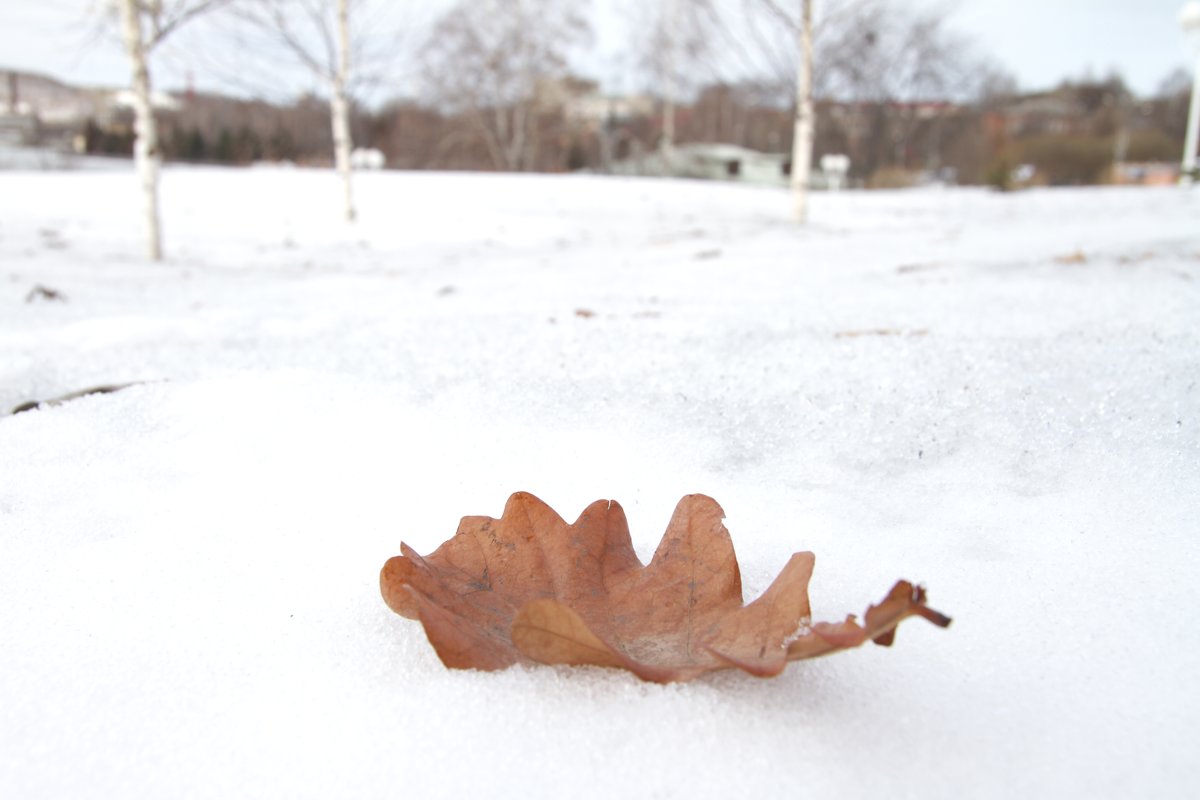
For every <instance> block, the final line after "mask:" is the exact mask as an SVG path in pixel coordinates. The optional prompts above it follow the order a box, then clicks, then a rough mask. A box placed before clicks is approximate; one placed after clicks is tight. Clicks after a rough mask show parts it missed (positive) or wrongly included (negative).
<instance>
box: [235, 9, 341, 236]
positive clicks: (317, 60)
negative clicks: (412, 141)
mask: <svg viewBox="0 0 1200 800" xmlns="http://www.w3.org/2000/svg"><path fill="white" fill-rule="evenodd" d="M362 5H363V4H362V3H361V2H360V1H359V0H242V1H241V2H240V3H238V5H237V6H236V9H235V11H236V16H237V18H238V19H240V20H241V21H242V22H243V23H246V24H248V25H249V26H250V27H251V28H253V29H254V30H256V31H257V32H258V33H259V34H261V35H262V36H265V37H266V38H267V39H268V40H269V41H270V42H272V43H274V44H275V45H277V46H278V47H281V48H282V49H283V51H284V52H285V53H286V55H287V57H288V58H289V59H290V60H291V61H292V62H294V63H297V64H299V65H300V66H302V67H303V68H304V69H306V70H307V71H308V72H309V73H310V74H311V75H312V76H313V77H315V78H316V79H317V80H319V81H320V82H321V83H323V84H324V85H325V88H326V89H327V90H328V92H329V119H330V127H331V129H332V131H333V157H334V158H333V160H334V166H335V168H336V170H337V173H338V176H339V177H340V178H341V183H342V214H343V216H344V217H345V218H346V220H347V221H351V222H353V221H354V219H355V217H356V216H357V211H356V209H355V206H354V188H353V170H352V169H351V165H350V154H351V151H352V150H353V148H354V143H353V139H352V137H351V132H350V109H351V101H350V87H351V82H352V80H353V78H354V70H355V68H356V64H355V58H354V56H355V54H356V51H357V52H361V48H356V47H355V44H356V42H355V41H354V40H353V39H352V36H351V32H352V19H353V15H354V14H355V13H357V12H358V11H359V10H360V7H361V6H362ZM248 46H250V47H253V46H254V43H250V44H249V45H248Z"/></svg>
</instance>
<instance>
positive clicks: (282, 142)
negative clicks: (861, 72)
mask: <svg viewBox="0 0 1200 800" xmlns="http://www.w3.org/2000/svg"><path fill="white" fill-rule="evenodd" d="M559 88H560V89H562V90H563V92H565V95H560V96H559V98H558V102H549V101H547V102H546V103H544V104H541V105H536V106H533V107H532V108H531V109H529V110H528V112H527V120H528V121H527V123H526V124H528V126H529V129H530V131H531V132H533V134H534V135H533V136H532V137H531V142H533V143H532V144H529V145H527V147H528V151H527V152H526V154H525V155H524V156H523V160H522V161H520V162H519V163H516V164H513V165H508V164H504V163H499V164H498V163H497V161H496V158H495V157H494V150H492V149H490V148H489V147H488V145H487V143H486V141H485V135H486V134H485V133H484V132H483V131H481V129H480V126H479V124H478V122H477V121H476V120H473V119H471V118H470V115H471V114H473V113H475V112H473V111H470V110H465V111H458V112H446V111H443V110H439V109H438V108H436V107H434V106H433V105H430V104H424V103H421V102H417V101H413V100H406V101H396V102H393V103H390V104H387V105H384V106H382V107H380V108H378V109H366V108H362V107H358V106H355V107H354V108H353V109H352V112H351V128H352V131H353V136H354V141H355V142H356V143H359V145H361V146H365V147H373V148H377V149H379V150H380V151H382V152H383V153H384V155H385V156H386V158H387V163H388V165H389V166H390V167H393V168H399V169H417V170H420V169H444V170H496V169H520V170H526V171H536V172H564V171H572V170H579V169H591V170H596V171H603V169H604V168H605V165H606V162H607V161H609V160H620V159H626V158H631V157H634V156H635V155H637V154H638V153H651V152H653V151H654V149H655V147H656V145H657V143H658V139H659V137H660V136H661V134H662V129H663V127H664V120H663V118H662V116H661V106H660V105H658V104H655V103H654V102H650V103H648V104H647V105H648V108H649V110H648V111H646V112H644V113H621V114H618V113H613V114H611V115H609V116H607V117H605V118H602V119H600V120H595V119H590V120H589V119H578V118H573V117H572V116H571V114H570V105H569V103H567V102H565V100H569V99H570V98H571V97H575V98H582V97H595V96H598V91H599V90H598V87H597V86H596V85H595V84H594V83H591V82H589V81H585V80H581V79H576V78H571V79H569V80H567V81H565V82H563V83H562V84H561V85H560V86H559ZM178 100H179V108H178V109H177V110H173V111H160V112H159V119H160V125H161V129H162V135H161V147H162V151H163V155H164V156H165V157H166V158H167V159H168V160H171V161H180V162H190V163H212V164H231V165H245V164H251V163H254V162H259V161H288V162H294V163H298V164H304V165H312V166H328V165H330V164H331V163H332V156H331V153H332V149H331V148H332V134H331V131H330V128H329V112H328V106H327V103H326V101H325V100H323V99H321V98H319V97H316V96H312V95H308V96H305V97H302V98H300V99H299V100H297V101H296V102H294V103H291V104H288V105H277V104H272V103H269V102H266V101H262V100H252V101H248V100H239V99H235V98H230V97H223V96H220V95H211V94H196V95H189V96H180V97H179V98H178ZM1187 101H1188V97H1187V86H1186V82H1184V81H1180V80H1175V81H1173V82H1172V81H1166V82H1164V86H1163V88H1162V89H1161V90H1160V92H1159V93H1158V94H1157V95H1156V96H1155V97H1151V98H1146V99H1140V98H1137V97H1135V96H1134V95H1133V93H1132V92H1131V91H1130V90H1129V89H1128V87H1126V85H1125V84H1124V82H1123V81H1122V80H1121V79H1120V78H1119V77H1116V76H1111V77H1108V78H1105V79H1098V80H1079V81H1068V82H1064V83H1063V84H1061V85H1060V86H1059V87H1057V88H1056V89H1054V90H1051V91H1048V92H1039V93H1035V94H1018V93H1015V92H1011V93H1003V94H994V95H989V96H985V97H982V98H979V99H978V100H976V101H974V102H951V101H948V100H920V101H896V100H861V101H853V102H847V101H838V100H833V99H828V98H824V99H818V100H817V126H816V138H815V144H814V154H815V160H818V161H819V159H820V156H821V155H824V154H827V153H845V154H847V155H849V156H850V157H851V162H852V169H851V177H852V178H854V179H856V180H858V181H859V182H861V183H862V184H864V185H879V186H887V185H897V184H899V185H903V183H904V182H905V181H907V180H911V179H913V176H915V175H917V174H924V175H930V174H941V175H943V176H948V177H951V178H952V179H953V180H954V181H956V182H959V183H967V184H978V183H986V182H991V183H995V184H1001V183H1003V182H1004V178H1003V175H1002V173H1003V172H1005V171H1006V170H1009V169H1012V168H1014V167H1016V166H1017V165H1020V164H1030V165H1032V166H1034V167H1035V168H1036V169H1037V170H1038V173H1039V175H1040V180H1041V181H1042V182H1045V183H1048V184H1052V185H1069V184H1089V183H1099V182H1104V181H1105V180H1107V179H1108V173H1109V170H1110V169H1111V168H1112V165H1113V163H1114V162H1115V161H1130V162H1143V161H1168V162H1169V161H1175V160H1176V159H1177V158H1178V156H1179V152H1180V150H1181V149H1182V146H1183V136H1184V125H1185V123H1186V110H1187ZM792 114H793V111H792V109H791V108H790V107H787V106H785V105H781V104H779V103H778V102H777V100H776V98H775V96H774V94H773V92H772V91H771V90H770V89H769V88H768V87H765V86H763V85H760V84H754V83H740V84H727V83H716V84H713V85H709V86H705V87H702V88H701V89H699V91H698V92H697V93H696V95H695V97H694V99H693V100H692V101H691V102H676V103H675V107H674V134H673V135H674V138H675V142H676V144H678V145H683V144H687V143H699V142H702V143H718V142H721V143H729V144H736V145H740V146H743V147H748V148H751V149H755V150H760V151H763V152H788V151H789V148H790V147H791V135H792V128H791V123H792ZM85 137H86V143H87V144H86V147H87V150H88V151H89V152H92V153H108V154H114V153H123V154H128V153H129V152H130V151H131V149H132V142H133V133H132V120H131V119H130V118H128V117H126V116H121V115H117V116H116V117H115V118H114V119H113V120H111V121H109V122H108V123H107V124H105V125H103V126H101V125H100V124H98V123H96V122H94V121H91V122H89V123H88V125H87V128H86V130H85Z"/></svg>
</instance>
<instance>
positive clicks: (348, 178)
mask: <svg viewBox="0 0 1200 800" xmlns="http://www.w3.org/2000/svg"><path fill="white" fill-rule="evenodd" d="M349 6H350V0H337V59H338V63H337V69H336V70H334V74H333V80H332V81H331V84H332V86H331V87H330V88H331V91H330V96H329V107H330V118H331V121H332V124H333V159H334V163H335V165H336V166H337V172H338V175H339V176H341V179H342V193H343V200H344V209H343V211H344V213H345V216H346V220H347V221H348V222H353V221H354V218H355V216H356V213H355V210H354V192H353V186H352V174H353V173H352V170H351V168H350V149H351V147H352V146H353V143H352V141H351V138H350V99H349V98H348V97H347V96H346V82H347V81H348V80H349V77H350V8H349Z"/></svg>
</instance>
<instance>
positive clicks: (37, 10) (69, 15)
mask: <svg viewBox="0 0 1200 800" xmlns="http://www.w3.org/2000/svg"><path fill="white" fill-rule="evenodd" d="M436 1H437V2H444V0H436ZM917 1H918V2H921V3H924V4H926V5H931V4H933V5H940V6H946V7H949V8H950V9H951V16H950V20H951V27H953V28H954V29H956V30H958V31H960V32H962V33H965V34H967V35H968V36H970V37H971V38H972V39H973V40H974V41H975V43H976V44H977V45H978V46H979V48H980V49H981V50H982V51H983V52H986V53H989V54H990V55H992V56H993V57H994V58H995V60H996V61H997V62H999V63H1000V64H1002V65H1003V66H1004V67H1006V68H1007V69H1008V70H1009V71H1010V72H1011V73H1013V74H1014V75H1015V76H1016V78H1017V79H1018V81H1019V83H1020V85H1021V87H1022V88H1025V89H1038V88H1046V87H1049V86H1052V85H1054V84H1056V83H1057V82H1058V81H1059V80H1060V79H1062V78H1064V77H1080V76H1082V75H1084V74H1085V73H1087V72H1089V71H1090V72H1091V73H1092V74H1095V75H1105V74H1107V73H1108V72H1109V71H1110V70H1111V69H1116V70H1119V71H1120V72H1121V73H1122V74H1123V75H1124V76H1125V79H1126V80H1127V82H1128V83H1129V84H1130V85H1131V86H1132V87H1133V88H1134V90H1135V91H1137V92H1139V93H1142V94H1148V93H1152V92H1153V91H1154V90H1155V89H1156V88H1157V87H1158V85H1159V83H1160V82H1161V80H1162V79H1163V78H1164V77H1165V76H1166V75H1167V74H1168V73H1169V72H1170V71H1171V70H1172V69H1174V68H1176V67H1181V66H1185V65H1186V64H1187V63H1188V57H1187V48H1186V45H1185V41H1184V37H1183V34H1182V32H1181V30H1180V28H1179V25H1178V22H1177V19H1178V14H1179V10H1180V8H1182V6H1183V2H1182V0H917ZM395 2H396V3H397V5H399V4H401V3H402V2H403V0H395ZM817 2H818V3H820V0H817ZM896 2H897V3H898V4H900V5H903V2H902V0H896ZM101 3H102V0H36V2H30V1H29V0H0V69H3V68H7V67H16V68H20V69H26V70H32V71H37V72H42V73H46V74H49V75H51V76H53V77H57V78H60V79H63V80H67V81H70V82H74V83H82V84H101V85H120V84H123V83H124V82H125V81H126V80H127V79H128V67H127V66H126V64H125V61H124V59H123V56H122V54H121V52H120V50H119V48H118V47H117V45H116V40H115V37H111V36H110V37H97V36H96V35H95V29H96V24H97V23H96V20H97V17H96V12H95V9H96V8H97V7H98V6H99V5H101ZM409 3H410V4H411V3H412V0H409ZM631 3H633V4H634V5H637V4H638V3H637V2H635V0H593V2H592V6H593V9H594V12H595V13H594V16H595V19H596V41H595V44H594V52H593V53H592V54H590V56H585V57H584V58H582V59H580V63H582V64H586V65H587V66H588V67H589V68H590V69H591V71H593V72H595V73H597V74H596V75H594V77H599V78H601V79H602V80H604V81H605V82H606V83H608V84H609V85H610V86H611V87H613V88H621V87H622V86H627V85H628V83H629V66H628V59H622V58H621V57H620V53H621V52H622V50H623V43H624V40H625V38H626V37H627V36H628V31H627V29H626V26H625V25H624V24H623V22H622V20H623V17H622V15H621V13H620V11H621V10H622V9H627V8H629V7H630V4H631ZM418 5H423V6H428V5H430V3H429V2H424V3H420V4H418ZM818 9H819V5H818ZM188 61H189V59H188V58H187V57H184V56H180V55H173V56H171V57H170V58H169V63H166V64H163V65H161V66H160V71H159V73H158V74H159V76H160V77H159V83H160V85H162V86H165V87H166V88H177V87H180V86H182V85H183V83H184V80H185V78H184V76H185V75H186V73H187V71H188V69H189V64H188ZM192 72H193V73H195V80H196V84H197V85H198V86H201V87H203V86H204V85H205V83H206V82H205V80H204V76H203V75H202V74H200V70H198V69H197V68H195V67H194V66H193V67H192Z"/></svg>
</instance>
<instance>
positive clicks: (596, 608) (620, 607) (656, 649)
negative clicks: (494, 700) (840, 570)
mask: <svg viewBox="0 0 1200 800" xmlns="http://www.w3.org/2000/svg"><path fill="white" fill-rule="evenodd" d="M724 516H725V514H724V512H723V511H722V510H721V507H720V506H719V505H717V503H716V501H714V500H713V499H712V498H710V497H706V496H704V495H700V494H693V495H688V496H687V497H684V498H683V499H682V500H680V501H679V505H678V506H677V507H676V509H675V513H674V515H673V516H672V517H671V522H670V524H669V525H668V526H667V532H666V534H665V535H664V536H663V538H662V542H661V543H660V544H659V546H658V550H657V551H655V553H654V557H653V558H652V559H651V561H650V563H649V564H648V565H646V566H642V563H641V561H639V560H638V557H637V554H636V553H635V552H634V550H633V544H632V542H631V540H630V537H629V525H628V523H627V522H626V519H625V512H624V511H623V510H622V509H621V506H620V505H619V504H618V503H616V502H612V501H608V500H600V501H597V502H595V503H592V504H591V505H590V506H588V507H587V508H586V509H585V510H584V512H583V514H581V515H580V517H579V519H578V520H576V522H575V524H573V525H568V524H567V523H566V522H564V521H563V519H562V518H561V517H559V516H558V515H557V514H556V513H554V511H553V510H551V509H550V507H549V506H547V505H546V504H545V503H543V502H542V501H540V500H538V499H537V498H536V497H534V496H533V495H531V494H527V493H525V492H518V493H516V494H514V495H513V496H512V497H510V498H509V500H508V504H507V505H506V506H505V508H504V514H503V515H502V516H501V517H500V519H492V518H491V517H464V518H463V520H462V522H461V524H460V525H459V527H458V532H457V533H456V534H455V535H454V537H453V538H451V539H450V540H448V541H446V542H445V543H444V544H442V546H441V547H439V548H438V549H437V550H436V551H434V552H433V553H432V554H431V555H429V556H428V557H427V558H422V557H421V556H420V555H418V554H417V553H416V552H414V551H413V550H412V549H411V548H409V547H408V546H407V545H401V552H402V555H399V556H396V557H394V558H391V559H389V560H388V562H387V563H386V564H384V567H383V571H382V572H381V574H380V587H381V590H382V592H383V598H384V600H385V601H386V602H387V604H388V605H389V606H390V607H391V608H392V609H393V610H394V611H396V613H398V614H401V615H403V616H406V617H409V618H412V619H418V620H420V622H421V624H422V625H423V626H424V627H425V632H426V635H427V636H428V637H429V641H430V642H431V643H432V644H433V646H434V649H435V650H436V651H437V653H438V656H439V657H440V658H441V659H442V662H443V663H444V664H446V666H448V667H455V668H460V669H472V668H473V669H485V670H493V669H502V668H504V667H507V666H511V665H512V664H518V663H542V664H593V665H598V666H605V667H619V668H622V669H627V670H629V671H631V672H633V673H635V674H636V675H637V676H638V677H640V678H643V679H645V680H650V681H657V682H660V683H665V682H669V681H686V680H691V679H693V678H695V677H697V676H699V675H702V674H704V673H705V672H709V671H711V670H717V669H726V668H729V667H737V668H738V669H742V670H745V671H746V672H749V673H751V674H753V675H759V676H764V677H765V676H771V675H777V674H779V673H780V672H781V671H782V670H783V668H784V667H785V666H786V665H787V662H788V661H795V660H797V659H801V658H812V657H814V656H819V655H824V654H825V653H830V652H833V651H836V650H842V649H845V648H848V647H857V646H859V645H861V644H863V643H865V642H866V641H867V640H873V641H874V642H876V643H877V644H881V645H890V644H891V643H892V640H893V638H894V636H895V628H896V626H897V625H898V624H899V623H900V622H901V620H903V619H905V618H906V617H910V616H914V615H916V616H921V617H924V618H925V619H927V620H929V621H930V622H933V623H934V624H936V625H939V626H941V627H945V626H947V625H949V624H950V619H949V618H948V617H945V616H943V615H941V614H939V613H938V612H936V611H933V610H932V609H930V608H928V607H927V606H926V605H925V592H924V590H923V589H921V588H920V587H914V586H913V585H912V584H910V583H907V582H905V581H900V582H899V583H897V584H896V585H895V587H893V588H892V590H891V592H890V593H889V594H888V596H887V597H885V598H884V599H883V601H882V602H881V603H880V604H879V605H876V606H871V607H870V608H868V609H867V612H866V614H865V615H864V625H865V627H864V626H860V625H859V624H858V623H857V622H856V621H855V619H854V617H848V618H847V619H846V621H845V622H840V623H826V622H819V623H816V624H811V623H810V619H809V618H810V610H809V602H808V581H809V578H810V577H811V576H812V569H813V554H812V553H796V554H795V555H793V556H792V557H791V560H789V561H788V563H787V565H786V566H785V567H784V568H783V571H782V572H780V574H779V576H778V577H777V578H776V579H775V582H774V583H772V584H771V586H770V587H769V588H768V589H767V591H766V592H764V593H763V595H762V597H760V598H758V599H757V600H755V601H754V602H753V603H750V604H749V605H745V606H744V605H743V604H742V582H741V574H740V572H739V570H738V564H737V557H736V556H735V555H734V552H733V542H732V541H731V540H730V538H729V531H727V530H726V529H725V525H724V524H723V523H722V522H721V520H722V519H723V518H724Z"/></svg>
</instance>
